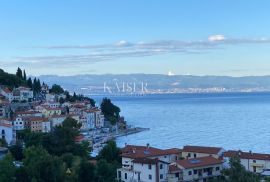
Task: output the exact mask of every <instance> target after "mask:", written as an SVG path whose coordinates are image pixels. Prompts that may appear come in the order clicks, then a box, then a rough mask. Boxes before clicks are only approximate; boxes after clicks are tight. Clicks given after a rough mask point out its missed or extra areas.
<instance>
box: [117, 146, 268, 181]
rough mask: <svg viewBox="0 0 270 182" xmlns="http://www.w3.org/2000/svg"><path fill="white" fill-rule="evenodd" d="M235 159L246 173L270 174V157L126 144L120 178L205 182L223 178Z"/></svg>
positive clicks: (119, 173)
mask: <svg viewBox="0 0 270 182" xmlns="http://www.w3.org/2000/svg"><path fill="white" fill-rule="evenodd" d="M235 156H238V157H239V158H240V161H241V164H242V165H243V166H244V167H245V169H246V170H248V171H250V172H254V173H260V174H261V175H264V176H269V175H270V171H269V170H270V154H259V153H252V152H243V151H232V150H229V151H226V150H224V149H223V148H220V147H204V146H184V147H183V148H182V149H177V148H172V149H166V150H164V149H158V148H154V147H151V146H150V145H149V144H147V145H146V146H135V145H126V146H125V147H124V148H123V149H122V151H121V157H122V167H121V168H119V169H118V170H117V179H119V180H121V181H124V182H140V181H143V182H188V181H192V182H193V181H195V182H205V181H210V180H211V179H215V178H219V177H220V176H221V171H222V170H223V169H225V168H229V167H230V165H229V160H230V158H232V157H235Z"/></svg>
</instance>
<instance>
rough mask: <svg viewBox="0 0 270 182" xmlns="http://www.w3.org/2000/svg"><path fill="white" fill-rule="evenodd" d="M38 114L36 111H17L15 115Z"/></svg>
mask: <svg viewBox="0 0 270 182" xmlns="http://www.w3.org/2000/svg"><path fill="white" fill-rule="evenodd" d="M38 113H40V112H37V111H17V112H16V114H17V115H21V114H38Z"/></svg>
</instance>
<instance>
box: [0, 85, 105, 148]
mask: <svg viewBox="0 0 270 182" xmlns="http://www.w3.org/2000/svg"><path fill="white" fill-rule="evenodd" d="M48 89H49V87H48V86H47V85H43V86H42V94H43V95H44V99H43V100H38V101H37V100H35V99H34V98H33V91H31V90H30V89H28V88H24V87H19V88H16V89H13V90H12V91H11V90H10V89H8V88H6V87H3V86H2V87H0V139H5V140H6V142H7V143H8V144H9V145H10V144H12V143H14V142H15V141H16V133H17V131H20V130H24V129H30V130H31V131H32V132H50V131H51V130H52V129H53V127H55V126H57V125H61V124H62V122H63V121H64V120H65V119H66V118H67V117H71V118H74V119H76V120H77V121H79V122H80V123H81V124H82V127H81V130H82V131H89V130H93V129H96V128H102V127H104V115H103V114H102V112H101V110H100V109H99V108H96V107H93V106H92V105H91V103H90V102H88V101H81V102H72V103H71V102H65V103H62V104H60V103H59V102H58V100H59V98H61V97H62V98H64V97H65V96H64V95H57V94H51V93H49V91H48ZM14 100H17V101H19V102H13V101H14Z"/></svg>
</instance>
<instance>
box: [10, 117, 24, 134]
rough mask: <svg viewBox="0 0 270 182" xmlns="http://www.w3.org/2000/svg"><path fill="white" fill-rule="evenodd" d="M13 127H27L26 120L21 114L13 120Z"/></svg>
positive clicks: (18, 128)
mask: <svg viewBox="0 0 270 182" xmlns="http://www.w3.org/2000/svg"><path fill="white" fill-rule="evenodd" d="M13 129H14V130H16V131H17V130H23V129H25V126H24V121H23V118H22V117H21V116H18V117H16V119H15V120H14V121H13Z"/></svg>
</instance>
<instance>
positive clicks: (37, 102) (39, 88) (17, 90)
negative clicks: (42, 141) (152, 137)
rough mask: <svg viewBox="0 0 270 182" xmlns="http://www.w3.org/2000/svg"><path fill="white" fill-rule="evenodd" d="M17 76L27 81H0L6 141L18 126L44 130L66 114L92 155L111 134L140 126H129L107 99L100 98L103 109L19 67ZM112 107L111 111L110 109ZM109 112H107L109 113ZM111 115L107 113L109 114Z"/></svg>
mask: <svg viewBox="0 0 270 182" xmlns="http://www.w3.org/2000/svg"><path fill="white" fill-rule="evenodd" d="M16 76H17V79H18V78H19V79H20V80H24V81H25V82H26V83H27V85H23V86H22V85H19V86H18V87H14V88H11V87H10V86H9V85H0V131H1V139H2V140H5V142H6V143H7V144H8V145H13V144H15V143H16V141H17V133H18V132H20V131H22V130H27V129H28V130H30V131H31V132H41V133H48V132H50V131H51V130H52V129H53V128H54V127H55V126H59V125H61V124H62V123H63V121H64V120H65V119H66V118H69V117H70V118H73V119H75V120H77V121H78V122H79V123H80V124H81V128H80V135H79V136H78V137H77V138H76V140H77V141H78V142H81V141H88V142H89V147H90V148H92V149H93V151H92V153H91V155H93V156H95V155H97V154H98V152H99V151H100V150H101V149H102V147H104V145H105V143H106V142H107V141H109V140H111V139H114V138H115V137H118V136H122V135H126V134H130V133H136V132H140V131H143V129H141V128H130V127H129V126H127V125H126V121H125V120H124V117H121V116H120V115H119V112H120V109H119V108H118V107H117V106H114V105H113V104H112V103H111V101H110V99H107V98H104V99H103V104H104V111H103V112H105V115H107V118H108V119H106V117H105V115H104V113H103V112H102V109H101V108H99V107H96V106H95V101H94V100H93V99H90V98H87V97H84V96H82V95H76V93H74V94H73V95H70V94H69V92H67V91H64V89H63V88H61V86H59V85H56V84H54V85H53V86H52V87H51V88H49V86H48V85H47V84H45V83H43V84H40V81H39V80H38V79H36V78H35V79H34V82H33V83H32V80H31V78H30V77H29V78H28V79H27V78H26V74H25V71H24V73H23V72H22V70H21V69H20V68H18V70H17V73H16ZM113 108H115V113H113ZM110 112H111V113H110ZM113 114H114V115H115V116H111V115H113Z"/></svg>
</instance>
